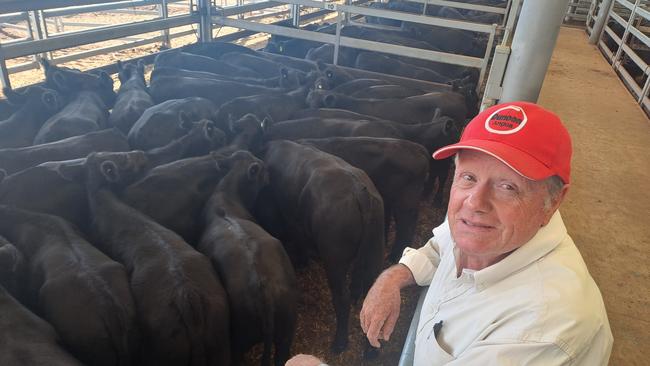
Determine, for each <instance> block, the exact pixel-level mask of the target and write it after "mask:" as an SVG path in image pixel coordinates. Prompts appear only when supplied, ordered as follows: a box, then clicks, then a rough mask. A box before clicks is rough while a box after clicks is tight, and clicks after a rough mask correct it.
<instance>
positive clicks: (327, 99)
mask: <svg viewBox="0 0 650 366" xmlns="http://www.w3.org/2000/svg"><path fill="white" fill-rule="evenodd" d="M323 104H325V107H328V108H334V106H335V105H336V95H334V94H327V95H325V96H324V97H323Z"/></svg>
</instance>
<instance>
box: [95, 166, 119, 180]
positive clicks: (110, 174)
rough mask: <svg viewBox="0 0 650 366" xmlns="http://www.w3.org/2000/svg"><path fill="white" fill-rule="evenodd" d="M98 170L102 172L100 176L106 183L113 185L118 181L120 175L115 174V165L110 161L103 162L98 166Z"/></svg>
mask: <svg viewBox="0 0 650 366" xmlns="http://www.w3.org/2000/svg"><path fill="white" fill-rule="evenodd" d="M99 169H100V170H101V172H102V175H104V177H105V178H106V180H107V181H109V182H112V183H115V182H117V181H119V180H120V175H119V173H118V172H117V165H115V163H114V162H112V161H104V162H102V163H101V165H100V166H99Z"/></svg>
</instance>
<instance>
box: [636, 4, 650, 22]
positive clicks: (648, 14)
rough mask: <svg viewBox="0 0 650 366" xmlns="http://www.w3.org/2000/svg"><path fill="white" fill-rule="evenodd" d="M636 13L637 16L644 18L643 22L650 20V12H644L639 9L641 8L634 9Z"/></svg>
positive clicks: (642, 9) (644, 10)
mask: <svg viewBox="0 0 650 366" xmlns="http://www.w3.org/2000/svg"><path fill="white" fill-rule="evenodd" d="M636 13H637V14H638V15H640V16H642V17H643V18H645V20H650V11H648V10H646V9H644V8H641V7H637V8H636Z"/></svg>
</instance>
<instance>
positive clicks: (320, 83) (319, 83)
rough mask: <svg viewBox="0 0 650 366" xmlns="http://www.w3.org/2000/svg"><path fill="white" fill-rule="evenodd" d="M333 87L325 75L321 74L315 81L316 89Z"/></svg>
mask: <svg viewBox="0 0 650 366" xmlns="http://www.w3.org/2000/svg"><path fill="white" fill-rule="evenodd" d="M332 87H333V86H332V83H331V82H330V81H329V80H328V79H327V78H326V77H324V76H321V77H319V78H318V79H316V81H314V89H320V90H331V89H332Z"/></svg>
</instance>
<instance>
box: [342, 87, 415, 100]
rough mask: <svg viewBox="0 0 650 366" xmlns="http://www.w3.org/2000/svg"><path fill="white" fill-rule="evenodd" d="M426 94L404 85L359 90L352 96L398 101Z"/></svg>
mask: <svg viewBox="0 0 650 366" xmlns="http://www.w3.org/2000/svg"><path fill="white" fill-rule="evenodd" d="M425 93H426V92H425V91H423V90H421V89H416V88H410V87H407V86H402V85H374V86H369V87H367V88H365V89H361V90H358V91H356V92H353V93H351V94H350V96H351V97H353V98H366V99H398V98H408V97H412V96H414V95H422V94H425Z"/></svg>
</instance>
